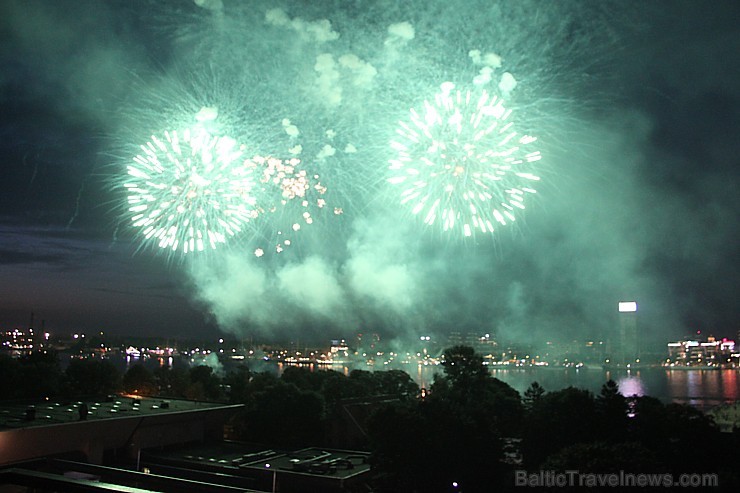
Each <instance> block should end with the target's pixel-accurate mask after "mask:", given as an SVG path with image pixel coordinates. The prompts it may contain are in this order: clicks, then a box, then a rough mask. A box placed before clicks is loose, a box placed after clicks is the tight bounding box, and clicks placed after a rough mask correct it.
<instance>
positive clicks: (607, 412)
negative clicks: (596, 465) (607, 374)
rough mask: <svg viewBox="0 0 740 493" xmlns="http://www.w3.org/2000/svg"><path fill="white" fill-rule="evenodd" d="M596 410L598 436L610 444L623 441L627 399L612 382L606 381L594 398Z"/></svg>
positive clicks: (625, 426)
mask: <svg viewBox="0 0 740 493" xmlns="http://www.w3.org/2000/svg"><path fill="white" fill-rule="evenodd" d="M596 410H597V412H598V413H599V421H600V425H599V426H598V430H599V434H600V436H601V438H602V439H604V440H607V441H610V442H618V441H621V440H624V437H625V434H626V433H627V399H625V398H624V396H623V395H622V394H620V393H619V386H618V385H617V384H616V382H614V380H608V381H607V382H606V383H605V384H604V385H603V386H602V387H601V392H600V393H599V396H598V397H597V398H596Z"/></svg>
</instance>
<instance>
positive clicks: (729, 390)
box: [121, 358, 740, 410]
mask: <svg viewBox="0 0 740 493" xmlns="http://www.w3.org/2000/svg"><path fill="white" fill-rule="evenodd" d="M137 361H138V360H132V359H131V358H127V360H126V361H125V362H124V361H121V363H122V365H121V366H122V368H121V369H122V370H124V371H125V369H126V368H127V367H128V366H130V365H131V364H133V363H135V362H137ZM175 363H176V362H175ZM145 364H146V365H147V366H152V367H153V366H159V365H172V364H173V361H172V359H169V360H168V359H164V360H159V359H157V358H152V359H147V360H145ZM181 364H182V363H181ZM185 364H187V363H185ZM237 364H243V362H240V363H237ZM248 365H249V367H250V369H251V370H252V371H270V372H274V373H276V374H277V375H280V374H281V373H282V370H283V368H284V366H283V364H280V363H272V362H264V361H261V360H258V361H257V362H254V361H250V362H249V363H248ZM229 366H231V365H229ZM306 366H307V367H308V368H309V369H310V370H311V371H322V370H326V369H332V370H335V371H339V372H341V373H344V374H345V375H349V373H350V371H351V370H352V369H355V368H357V369H363V370H372V369H373V368H372V367H367V366H364V365H360V366H346V365H334V366H317V365H306ZM397 368H398V369H401V370H403V371H405V372H406V373H408V374H409V375H410V376H411V378H413V379H414V381H416V383H417V384H419V386H420V387H425V388H429V387H430V386H431V385H432V382H433V381H434V377H435V375H437V374H442V373H443V369H442V367H441V366H433V365H429V366H424V365H418V366H417V365H402V366H399V367H397ZM216 369H217V370H218V369H219V368H216ZM491 375H492V376H494V377H496V378H498V379H499V380H501V381H503V382H505V383H507V384H509V385H510V386H511V387H513V388H514V389H515V390H517V391H518V392H519V393H520V394H523V393H524V391H525V390H526V389H527V387H529V386H530V385H531V384H532V382H538V383H539V384H540V385H542V387H544V389H545V390H546V391H555V390H561V389H564V388H566V387H577V388H582V389H586V390H589V391H591V392H593V393H594V394H598V393H599V391H600V390H601V386H602V385H604V383H605V382H606V381H608V380H610V379H611V380H614V381H615V382H617V384H618V385H619V389H620V392H621V393H622V394H623V395H625V396H632V395H638V396H640V395H648V396H651V397H655V398H658V399H660V400H661V401H663V402H665V403H669V402H676V403H680V404H690V405H692V406H695V407H697V408H699V409H702V410H707V409H711V408H712V407H714V406H717V405H719V404H723V403H728V402H735V401H738V400H740V369H726V370H675V369H667V368H661V367H655V368H644V369H639V370H629V371H628V370H604V369H591V368H580V369H574V368H551V367H528V368H514V369H508V368H507V369H499V368H496V369H492V370H491Z"/></svg>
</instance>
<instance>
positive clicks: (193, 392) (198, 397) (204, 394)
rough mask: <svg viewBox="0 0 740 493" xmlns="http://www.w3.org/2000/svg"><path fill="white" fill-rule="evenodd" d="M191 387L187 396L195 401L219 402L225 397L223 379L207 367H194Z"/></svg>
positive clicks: (191, 371)
mask: <svg viewBox="0 0 740 493" xmlns="http://www.w3.org/2000/svg"><path fill="white" fill-rule="evenodd" d="M189 373H190V385H189V386H188V388H187V390H186V391H185V396H186V397H187V398H188V399H190V400H194V401H206V400H210V401H217V400H219V399H221V398H222V397H223V392H221V379H220V378H219V377H218V375H216V374H215V373H214V372H213V368H211V367H210V366H206V365H198V366H194V367H192V368H191V369H190V372H189Z"/></svg>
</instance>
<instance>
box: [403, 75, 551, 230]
mask: <svg viewBox="0 0 740 493" xmlns="http://www.w3.org/2000/svg"><path fill="white" fill-rule="evenodd" d="M510 115H511V110H509V109H506V107H505V106H504V103H503V101H502V100H501V99H499V98H498V97H497V96H495V95H491V94H489V93H488V92H487V91H485V90H478V91H470V90H468V91H460V90H455V89H454V85H453V84H452V83H449V82H446V83H444V84H442V86H441V91H440V92H438V93H437V94H435V97H434V99H433V100H432V101H428V100H427V101H424V109H423V110H422V111H421V112H417V111H416V110H415V109H413V108H412V109H411V110H410V118H409V121H400V122H399V128H398V129H397V134H398V135H399V136H400V138H398V139H396V140H393V141H391V147H392V149H393V150H395V151H396V152H397V156H396V157H395V158H394V159H391V160H390V166H389V170H390V171H391V175H392V176H390V177H389V178H388V182H389V183H390V184H392V185H396V186H399V187H401V188H402V190H401V193H400V202H401V204H402V205H405V206H408V207H410V208H411V213H412V214H413V215H421V216H422V217H423V221H424V223H426V224H428V225H433V224H434V223H435V222H439V223H440V224H441V226H442V229H443V231H450V230H456V229H461V230H462V233H463V235H464V236H472V235H473V233H474V231H475V230H479V231H480V232H482V233H490V232H493V231H494V229H495V227H494V224H495V223H498V224H500V225H506V224H507V223H508V222H513V221H515V220H516V217H515V213H516V211H517V209H519V210H522V209H524V208H525V205H524V201H525V198H526V196H527V195H528V194H534V193H536V190H535V189H534V188H533V186H534V184H535V183H536V182H537V181H539V177H538V176H537V175H535V174H534V173H532V170H531V166H530V165H531V163H534V162H536V161H538V160H540V158H541V155H540V152H539V151H537V150H534V149H532V150H529V149H530V147H529V146H530V144H532V143H533V142H535V141H536V140H537V139H536V138H535V137H532V136H530V135H519V134H517V132H516V131H515V130H514V128H513V124H512V122H509V121H508V119H509V117H510Z"/></svg>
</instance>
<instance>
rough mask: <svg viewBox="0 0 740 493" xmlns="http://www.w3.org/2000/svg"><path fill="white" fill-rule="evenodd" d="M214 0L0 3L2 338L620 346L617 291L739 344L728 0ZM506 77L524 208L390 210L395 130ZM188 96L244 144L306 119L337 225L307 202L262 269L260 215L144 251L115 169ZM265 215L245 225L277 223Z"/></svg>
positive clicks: (648, 313)
mask: <svg viewBox="0 0 740 493" xmlns="http://www.w3.org/2000/svg"><path fill="white" fill-rule="evenodd" d="M219 3H220V2H214V3H212V4H207V5H206V7H207V6H211V7H213V9H208V8H202V7H199V6H198V5H196V4H195V3H193V2H174V1H173V2H148V1H145V0H142V1H140V2H132V3H128V2H118V1H111V2H102V3H101V2H92V1H90V2H80V3H76V4H74V5H73V6H69V5H66V6H60V5H59V4H57V3H56V2H52V1H44V0H36V1H30V2H20V1H18V2H15V1H9V2H4V3H3V4H2V6H0V19H2V20H0V37H1V38H2V40H3V42H2V43H0V44H1V47H0V67H1V69H0V73H2V74H3V75H2V76H0V108H1V109H0V113H1V114H2V116H0V139H2V141H1V142H0V162H1V163H2V165H3V169H2V180H1V181H0V187H1V188H0V326H3V327H12V326H27V324H28V321H29V318H30V316H31V313H34V314H35V315H34V316H35V319H36V321H37V323H38V324H40V323H41V320H45V323H46V325H47V326H48V327H49V328H52V329H54V330H57V331H71V330H80V331H83V330H87V331H99V330H103V331H106V332H110V333H116V334H132V335H160V334H161V335H163V336H167V335H171V336H173V337H174V336H178V335H188V336H192V337H202V336H204V335H207V334H214V335H216V334H218V333H224V334H230V335H234V336H235V337H238V336H239V334H244V333H253V334H260V337H262V338H264V339H268V338H270V337H275V338H277V339H283V338H286V337H293V335H294V334H295V335H298V337H300V338H301V339H307V340H309V339H311V340H317V339H318V340H322V339H326V334H327V333H332V334H335V333H341V334H352V333H356V332H362V331H366V332H368V331H369V332H378V333H381V334H382V335H383V337H385V338H394V337H398V338H408V337H409V336H410V335H412V334H418V333H420V332H425V333H426V332H428V333H431V334H440V335H443V334H446V333H448V332H450V331H453V330H459V331H465V332H467V331H475V332H481V333H485V332H496V333H498V334H500V335H502V336H504V337H509V338H512V339H513V338H517V339H523V340H526V339H528V338H529V339H531V340H532V341H542V340H545V339H547V338H551V339H554V338H562V339H566V338H572V337H578V338H587V337H593V338H606V337H608V336H609V335H610V334H614V335H615V336H616V335H617V334H618V331H619V318H618V311H617V304H618V303H619V302H621V301H636V302H637V303H638V305H639V311H638V330H640V331H643V332H642V333H645V334H647V335H649V336H650V337H652V338H654V339H656V340H666V339H670V340H675V339H676V338H678V337H681V336H683V335H684V334H686V333H690V332H691V333H692V332H695V331H697V330H701V331H702V333H714V334H715V335H718V336H720V337H722V336H727V337H734V335H735V334H736V333H737V329H738V326H739V322H738V306H737V301H736V299H737V288H736V279H737V278H738V274H740V272H739V270H740V268H739V264H738V260H737V258H738V255H737V245H738V244H739V242H738V240H739V239H740V238H739V237H738V236H739V233H740V232H739V231H738V222H737V217H738V212H739V210H740V207H738V206H739V205H740V204H739V200H740V199H738V197H737V194H736V190H737V189H738V168H737V166H736V165H737V156H738V155H740V152H739V151H740V149H738V146H740V142H738V140H737V139H736V138H735V136H736V135H737V133H738V129H739V128H738V127H739V125H740V118H739V116H738V115H740V92H738V91H740V89H739V88H740V83H739V82H740V73H738V66H740V64H737V63H734V60H732V59H731V58H732V57H736V56H737V55H735V53H737V52H739V50H738V44H740V28H738V26H736V25H735V23H733V22H732V19H734V18H736V17H737V14H738V8H737V6H736V5H734V3H733V2H729V1H727V2H716V3H713V5H712V9H711V10H709V9H708V8H706V7H704V6H702V5H698V4H696V3H695V2H677V3H675V4H673V5H672V7H671V9H662V8H660V6H657V5H655V6H646V5H641V4H640V3H637V2H635V3H622V2H604V3H600V4H599V5H598V6H597V5H586V4H585V3H583V2H577V1H574V2H562V3H560V4H558V5H550V4H545V3H544V2H536V1H533V2H531V3H530V4H527V5H529V6H530V7H532V9H534V10H536V11H537V12H538V13H539V16H534V15H532V14H531V11H528V10H527V9H526V8H524V7H519V6H518V5H519V4H515V3H514V2H511V3H508V2H501V3H500V4H496V5H491V6H488V4H487V3H485V5H487V7H485V8H482V7H481V10H480V11H477V12H472V11H473V9H477V8H478V7H480V6H476V5H477V4H470V5H469V6H467V7H466V8H463V9H462V11H460V12H459V13H456V12H455V10H456V9H457V10H460V9H459V8H457V7H455V8H453V7H445V6H444V5H442V4H444V2H440V5H436V4H435V5H429V4H428V2H418V3H416V2H410V3H408V5H405V6H403V7H401V6H394V7H391V4H385V3H384V2H374V3H371V4H368V5H366V6H363V7H354V6H349V5H347V6H345V7H344V8H337V9H333V10H332V9H326V8H324V7H322V6H320V5H314V4H313V3H311V2H299V3H292V4H290V5H286V6H285V7H284V9H283V10H280V11H279V12H278V11H276V10H275V9H274V5H273V4H272V2H256V3H251V4H250V7H249V8H246V7H244V6H243V5H242V4H240V3H238V2H223V8H222V9H216V8H215V7H214V6H215V5H216V4H219ZM482 5H483V4H482ZM440 9H441V10H440ZM667 10H670V11H667ZM280 12H282V14H281V13H280ZM441 13H443V14H444V15H441ZM638 13H639V15H638ZM637 17H639V18H640V22H636V21H635V20H634V19H635V18H637ZM286 19H287V20H286ZM548 19H550V20H551V21H552V20H553V19H555V21H554V22H548ZM324 21H327V22H328V24H327V22H324ZM244 26H250V28H251V29H245V28H244ZM463 26H464V27H465V28H464V29H463V28H462V27H463ZM489 26H495V28H490V27H489ZM484 28H485V29H484ZM475 50H480V51H479V52H478V55H477V57H476V55H474V54H473V53H474V51H475ZM493 53H496V54H498V55H500V57H501V59H502V60H498V61H496V60H493V61H492V58H494V57H493V56H488V55H491V54H493ZM482 54H486V56H488V58H487V60H488V61H485V62H484V61H483V59H484V58H485V57H482ZM722 54H727V55H726V56H724V55H722ZM324 55H331V57H330V58H331V59H332V60H334V62H333V63H335V68H334V69H333V70H336V77H335V76H334V75H333V74H334V72H331V73H330V72H327V71H325V70H329V69H328V68H326V67H327V66H326V65H322V64H321V63H320V62H322V61H323V62H326V60H327V58H326V57H323V58H320V57H322V56H324ZM349 55H353V56H354V58H351V57H349V58H347V56H349ZM342 57H345V58H342ZM481 57H482V58H481ZM494 62H496V63H500V64H501V65H502V66H501V67H500V68H499V67H494V65H495V63H494ZM326 63H328V62H326ZM193 67H196V68H197V70H196V71H195V72H194V71H193ZM204 67H206V68H204ZM242 67H245V68H244V69H243V70H244V71H245V72H244V73H241V72H240V70H241V69H242ZM485 69H489V70H488V71H486V70H485ZM373 71H374V72H373ZM504 71H506V72H505V73H509V71H510V75H511V74H513V77H515V78H516V81H517V82H516V87H514V88H513V89H512V88H511V83H510V82H509V86H506V87H504V86H503V85H501V84H499V86H498V87H499V88H502V87H504V89H501V90H502V91H504V92H506V91H505V89H506V90H510V91H511V98H510V100H511V101H512V104H511V107H512V116H511V118H512V121H513V122H515V123H516V124H517V125H519V128H520V129H521V131H522V132H531V133H532V134H533V135H536V136H537V137H538V141H537V144H536V145H539V146H541V147H540V148H541V150H542V160H541V163H542V164H541V167H540V168H539V172H538V177H539V178H541V180H540V181H541V185H539V186H538V187H537V188H538V190H537V194H536V196H537V198H538V199H539V200H537V201H533V202H531V203H530V202H528V203H527V204H528V205H527V209H526V211H524V212H523V213H522V214H518V215H517V217H516V221H515V222H514V223H512V224H507V225H506V226H503V227H498V224H497V229H496V231H495V232H494V234H493V235H490V234H481V233H479V232H476V234H474V235H473V236H472V237H470V238H459V237H457V236H454V235H452V234H446V233H442V232H441V231H436V230H434V229H433V228H429V227H426V225H424V224H422V221H417V219H418V218H416V217H414V216H411V215H409V214H408V212H406V213H405V215H404V214H403V207H401V206H400V204H398V203H397V199H396V198H394V197H395V196H394V193H395V191H394V190H392V189H389V187H388V186H387V183H386V178H387V177H386V176H385V175H384V173H385V170H387V168H388V166H389V162H390V161H391V160H392V159H394V157H395V156H394V155H393V153H392V152H390V146H389V143H390V142H391V141H392V140H393V139H394V138H395V137H394V135H396V126H397V125H398V122H399V121H404V120H407V119H408V115H409V109H410V108H412V107H414V106H416V107H419V105H420V104H421V102H422V101H424V100H425V99H427V98H431V97H433V95H434V94H435V92H437V91H439V90H440V84H442V83H443V82H445V81H447V80H452V81H454V83H456V84H457V86H458V87H460V88H464V87H475V86H476V84H477V83H479V82H480V78H481V77H484V76H487V75H486V74H488V75H490V74H491V73H494V74H495V75H497V76H500V74H501V73H503V72H504ZM194 74H195V75H194ZM363 77H364V78H363ZM501 80H502V82H503V81H504V78H503V77H502V79H501ZM473 81H477V82H473ZM206 82H208V83H210V84H211V85H210V86H209V85H203V84H205V83H206ZM466 84H467V86H466ZM489 86H490V87H491V88H494V89H495V88H496V84H495V83H491V84H489ZM489 86H486V87H489ZM188 90H190V92H188ZM198 91H200V92H201V93H206V95H205V96H204V97H205V99H204V100H203V105H202V106H203V108H207V107H208V105H206V104H205V102H206V100H208V101H210V100H213V101H212V102H213V103H214V104H213V105H212V106H214V107H215V106H220V110H219V112H220V113H221V114H222V115H223V116H222V115H219V117H218V118H229V116H232V117H233V119H234V120H238V122H240V123H243V121H246V122H247V123H248V125H246V126H245V128H244V129H241V128H239V130H238V131H239V132H242V133H241V134H240V138H242V139H244V140H245V142H246V143H247V144H248V145H252V146H254V147H255V149H256V150H257V151H259V152H263V153H264V152H268V151H272V152H276V151H275V149H276V148H278V147H279V146H278V144H277V142H278V141H280V142H282V140H281V139H283V140H286V141H290V143H291V144H292V145H295V144H297V143H298V141H295V142H294V141H293V140H290V139H293V138H294V137H295V134H296V132H300V137H301V139H302V140H300V143H301V144H302V145H303V148H304V151H303V152H304V154H303V155H302V157H303V159H304V161H305V162H306V164H307V165H316V166H317V167H318V168H317V169H320V170H321V176H322V183H323V184H324V185H326V186H327V187H328V194H327V202H329V203H330V204H331V205H332V207H334V205H336V206H341V209H342V212H343V213H342V214H340V215H333V214H324V215H322V213H321V212H318V213H316V214H315V216H316V217H315V221H313V224H310V225H309V224H305V223H301V224H302V226H303V227H302V228H300V231H294V232H291V233H290V240H291V242H292V244H291V246H289V247H285V251H283V252H281V253H279V254H275V253H271V254H266V255H265V256H264V257H258V256H256V255H255V254H254V252H256V251H258V250H260V249H262V248H263V244H265V243H267V244H269V242H274V241H275V238H274V237H268V236H267V235H266V234H265V229H262V230H259V231H257V230H254V231H253V230H249V229H248V228H247V229H248V231H249V232H250V233H251V234H252V236H249V234H247V235H246V236H244V235H243V236H241V237H239V236H236V237H235V238H232V239H229V242H228V245H227V246H225V247H224V248H222V249H217V250H214V251H213V252H209V254H208V255H205V256H202V257H204V258H194V257H192V256H191V257H179V256H173V257H168V256H167V255H162V254H161V252H158V251H157V249H156V247H152V246H151V245H149V244H148V243H145V242H143V241H142V240H141V238H140V237H139V236H137V233H136V231H135V230H134V228H133V227H132V226H131V224H130V223H131V219H130V218H129V217H127V215H126V214H125V209H126V203H125V201H126V197H125V194H123V192H122V190H121V181H122V180H124V179H125V176H126V166H127V164H128V163H130V162H131V161H132V159H133V157H134V156H135V155H136V153H137V152H140V150H139V146H140V145H143V144H145V142H146V139H148V138H149V137H150V136H151V135H154V134H159V133H160V132H163V131H164V129H165V128H166V127H167V126H168V125H172V124H173V123H172V121H167V122H164V121H163V122H160V121H158V119H169V120H173V118H174V117H175V116H176V117H180V115H178V114H176V111H175V110H173V108H181V107H189V106H188V105H190V104H193V103H192V101H188V100H186V99H185V98H184V99H183V100H182V101H179V100H168V99H167V98H171V97H172V95H183V94H184V95H187V96H189V97H191V98H192V99H193V100H197V98H198V97H201V96H203V94H201V93H199V92H198ZM330 96H331V97H330ZM332 97H333V98H335V99H332ZM219 103H220V105H219ZM229 105H231V106H229ZM332 105H333V106H332ZM227 110H233V111H232V114H231V115H228V114H226V111H227ZM173 115H174V116H173ZM199 115H200V116H201V117H202V116H203V115H204V113H199ZM196 116H197V115H189V117H190V118H191V119H192V118H194V117H196ZM237 117H238V118H237ZM246 117H248V118H246ZM181 118H186V116H182V117H181ZM234 120H228V119H227V120H218V119H217V120H216V121H224V122H226V123H225V124H227V125H228V126H229V127H236V126H237V125H235V124H234ZM286 120H287V123H286ZM178 123H180V122H178ZM291 125H293V126H291ZM155 127H156V128H155ZM330 131H331V133H330ZM288 137H290V139H288ZM250 139H251V140H250ZM328 143H331V146H330V147H331V149H332V150H333V151H332V152H334V154H332V155H331V156H329V157H326V158H323V157H322V158H319V157H318V156H319V154H321V153H322V152H324V149H326V145H328ZM350 145H351V147H350ZM284 147H285V149H287V146H284ZM292 148H293V149H295V147H292ZM314 148H315V152H314ZM352 148H354V151H352V152H350V149H352ZM310 152H313V154H309V153H310ZM285 153H286V154H287V151H285ZM326 154H327V155H329V153H328V151H327V153H326ZM309 155H310V156H311V157H309ZM281 157H282V158H285V157H287V155H285V156H281ZM317 163H319V164H317ZM538 163H539V161H538ZM323 180H325V181H323ZM394 200H395V201H396V203H394ZM282 219H283V218H282V217H277V216H275V217H272V218H270V221H271V222H269V223H267V226H264V224H265V223H261V224H262V225H263V227H264V228H266V229H268V228H273V227H274V228H275V230H277V229H279V231H280V235H283V237H288V236H289V235H288V233H287V231H290V230H291V228H290V223H286V224H287V225H288V227H287V228H286V227H285V226H286V225H285V224H278V222H279V221H278V220H282ZM270 232H271V233H274V231H270ZM461 236H462V235H461ZM280 240H281V241H282V238H280ZM203 260H205V261H203Z"/></svg>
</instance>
